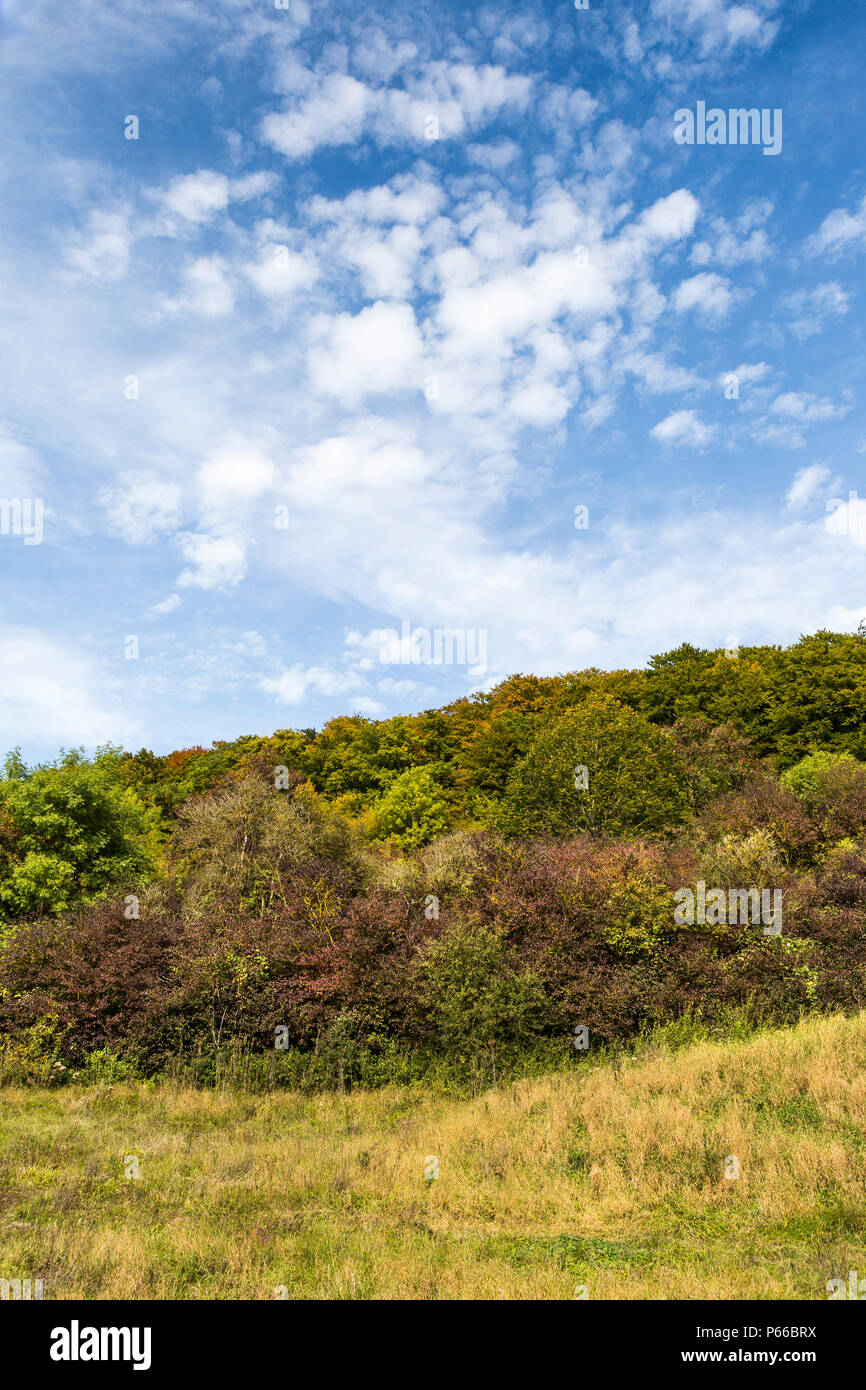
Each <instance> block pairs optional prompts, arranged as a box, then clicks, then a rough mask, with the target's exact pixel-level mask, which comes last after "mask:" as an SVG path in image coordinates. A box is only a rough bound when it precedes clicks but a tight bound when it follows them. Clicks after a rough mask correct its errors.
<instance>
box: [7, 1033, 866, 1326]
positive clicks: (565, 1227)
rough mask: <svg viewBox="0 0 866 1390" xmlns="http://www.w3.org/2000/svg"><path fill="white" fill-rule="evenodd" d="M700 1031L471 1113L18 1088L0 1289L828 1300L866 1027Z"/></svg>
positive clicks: (863, 1083) (857, 1195)
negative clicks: (17, 1285) (130, 1165)
mask: <svg viewBox="0 0 866 1390" xmlns="http://www.w3.org/2000/svg"><path fill="white" fill-rule="evenodd" d="M699 1033H700V1025H699V1024H697V1025H695V1027H694V1029H693V1036H692V1037H691V1039H690V1040H686V1039H685V1038H683V1037H681V1038H679V1039H671V1038H665V1037H664V1036H662V1035H657V1036H655V1037H652V1036H647V1037H646V1038H645V1039H644V1041H643V1043H642V1045H641V1046H640V1047H639V1048H638V1049H637V1050H636V1052H635V1054H634V1055H632V1056H627V1055H625V1054H623V1055H619V1056H615V1057H609V1058H607V1059H606V1060H604V1061H596V1062H594V1063H593V1062H591V1061H590V1064H589V1065H585V1064H584V1063H583V1062H581V1063H579V1064H577V1065H572V1066H571V1067H570V1068H569V1069H564V1068H563V1069H562V1070H559V1071H556V1072H554V1073H552V1074H549V1075H545V1076H542V1077H530V1078H525V1079H523V1080H519V1081H516V1082H512V1083H509V1084H501V1085H498V1086H497V1087H495V1088H490V1089H487V1090H486V1091H484V1092H483V1093H481V1094H479V1095H476V1096H474V1097H455V1096H453V1095H448V1094H444V1093H442V1092H437V1091H433V1090H430V1089H426V1088H423V1087H420V1086H418V1085H413V1086H407V1087H393V1086H385V1087H381V1088H379V1089H376V1090H371V1091H367V1090H361V1089H353V1090H346V1091H345V1093H344V1094H339V1093H338V1094H334V1093H318V1094H303V1093H300V1092H285V1091H271V1092H266V1093H262V1094H256V1095H252V1094H244V1093H243V1092H241V1091H239V1090H235V1089H233V1088H231V1087H229V1086H222V1087H220V1088H217V1089H211V1090H204V1089H191V1088H189V1087H186V1086H183V1085H180V1084H176V1083H171V1082H162V1083H160V1084H156V1085H153V1084H151V1085H144V1084H140V1083H133V1082H120V1083H117V1084H114V1085H108V1084H102V1085H100V1084H96V1085H90V1086H88V1087H87V1088H84V1087H80V1086H77V1085H71V1086H64V1087H61V1088H56V1089H44V1088H29V1089H28V1088H8V1089H7V1090H6V1091H4V1092H3V1107H2V1113H0V1138H2V1144H0V1153H2V1158H0V1227H2V1248H3V1255H2V1268H0V1276H2V1277H6V1278H15V1277H19V1278H27V1277H29V1278H33V1279H35V1278H42V1279H43V1280H44V1281H45V1296H46V1298H56V1299H64V1298H94V1299H100V1298H121V1299H140V1298H170V1299H197V1298H217V1299H234V1298H252V1299H268V1298H273V1297H275V1296H281V1295H282V1291H283V1290H284V1291H285V1294H286V1295H287V1296H288V1297H290V1298H392V1297H393V1298H413V1299H415V1298H420V1299H428V1298H482V1299H499V1298H505V1299H520V1298H545V1299H546V1298H573V1297H575V1293H576V1291H581V1290H583V1289H584V1288H585V1290H586V1294H587V1296H588V1297H589V1298H601V1299H633V1298H650V1299H662V1298H665V1299H667V1298H673V1299H681V1298H747V1299H778V1298H801V1299H821V1298H826V1297H827V1293H826V1287H825V1286H826V1283H827V1280H828V1279H830V1278H832V1277H836V1276H838V1275H842V1276H843V1277H847V1271H848V1270H849V1269H858V1270H859V1271H860V1274H861V1277H863V1276H864V1275H866V1014H861V1015H857V1016H855V1017H850V1018H844V1017H841V1016H834V1017H823V1018H811V1019H806V1020H804V1021H802V1022H801V1023H800V1024H798V1025H797V1026H795V1027H792V1028H784V1029H773V1030H764V1031H760V1032H755V1033H753V1034H751V1035H749V1036H743V1037H740V1038H736V1037H728V1039H727V1040H722V1039H714V1038H710V1037H706V1036H704V1037H701V1036H697V1034H699ZM130 1155H134V1156H136V1157H137V1158H138V1162H139V1177H138V1178H137V1179H135V1178H127V1177H125V1176H124V1159H125V1158H126V1157H128V1156H130ZM731 1156H733V1157H735V1158H736V1159H737V1164H738V1171H739V1176H738V1177H737V1178H735V1179H731V1178H729V1177H726V1176H725V1168H726V1165H725V1160H726V1159H729V1158H730V1157H731ZM433 1158H435V1159H436V1161H437V1164H438V1177H435V1178H433V1179H428V1178H427V1177H425V1169H426V1171H427V1172H428V1173H429V1172H430V1171H432V1168H431V1164H430V1163H429V1162H428V1160H432V1159H433ZM729 1167H730V1165H729ZM276 1291H279V1292H276Z"/></svg>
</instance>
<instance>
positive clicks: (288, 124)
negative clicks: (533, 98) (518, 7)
mask: <svg viewBox="0 0 866 1390" xmlns="http://www.w3.org/2000/svg"><path fill="white" fill-rule="evenodd" d="M296 82H297V87H298V88H299V90H298V91H296V94H295V101H294V102H293V103H290V104H289V106H288V107H287V109H286V110H284V111H282V112H271V113H270V114H269V115H267V116H266V117H265V118H264V120H263V121H262V125H261V134H262V137H263V139H264V140H265V141H266V143H267V144H269V145H272V146H273V147H274V149H277V150H279V151H280V153H281V154H284V155H285V156H286V158H288V159H293V160H300V159H306V158H308V157H309V155H311V154H312V153H313V152H314V151H315V150H317V149H320V148H322V147H327V146H334V145H352V144H355V143H356V142H357V141H358V140H360V139H361V138H362V136H365V135H369V136H371V137H372V138H373V139H375V140H376V141H377V142H378V143H380V144H383V145H396V144H411V143H415V142H420V141H422V140H424V139H425V138H427V139H431V138H432V139H438V138H443V139H447V138H450V137H454V136H458V135H462V134H463V132H464V131H465V130H466V129H475V128H478V127H480V126H483V125H484V124H486V123H487V122H488V121H489V120H490V119H491V118H492V117H493V116H495V115H496V114H497V112H499V111H501V110H503V109H504V108H508V107H512V108H515V109H522V108H523V107H524V106H525V104H526V102H527V100H528V97H529V93H530V89H531V85H532V84H531V80H530V79H529V78H528V77H518V76H509V75H508V74H507V73H506V72H505V70H504V68H501V67H494V66H490V65H481V66H478V67H474V66H473V65H472V64H469V63H451V62H445V61H439V62H431V63H427V64H426V65H424V66H423V67H422V68H421V69H419V70H418V72H417V73H416V74H415V75H408V76H407V77H406V78H405V85H404V86H403V87H402V88H397V87H373V86H367V85H365V84H364V83H363V82H359V81H358V80H357V78H355V77H351V76H350V75H349V74H347V73H343V72H331V73H328V74H327V75H325V76H322V77H319V76H316V77H312V76H311V75H310V74H309V73H303V72H302V73H299V74H297V76H296ZM431 118H433V119H434V120H435V122H436V126H435V127H433V126H431V125H430V119H431Z"/></svg>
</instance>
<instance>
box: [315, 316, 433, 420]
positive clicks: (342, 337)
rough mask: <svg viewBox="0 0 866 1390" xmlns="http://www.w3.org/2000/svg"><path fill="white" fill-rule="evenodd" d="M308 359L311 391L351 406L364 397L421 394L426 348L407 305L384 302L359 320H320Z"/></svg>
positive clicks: (345, 317)
mask: <svg viewBox="0 0 866 1390" xmlns="http://www.w3.org/2000/svg"><path fill="white" fill-rule="evenodd" d="M314 332H315V335H316V338H317V339H318V342H317V345H316V346H315V347H314V348H313V349H312V350H311V352H310V356H309V372H310V380H311V382H312V385H313V388H314V389H315V390H316V391H320V392H322V393H323V394H325V395H329V396H336V397H338V398H339V399H340V400H341V401H343V402H344V403H345V405H347V406H353V405H357V404H358V402H359V401H361V400H362V399H363V398H364V397H365V396H369V395H377V394H380V393H388V392H391V391H399V390H407V389H410V390H416V391H418V392H420V391H421V389H422V387H423V380H424V373H423V371H422V369H421V359H422V352H423V344H422V341H421V334H420V332H419V331H418V325H417V323H416V322H415V315H414V313H413V311H412V308H411V306H410V305H409V304H401V303H387V302H385V301H381V302H379V303H376V304H371V305H370V306H369V307H368V308H366V309H362V310H361V312H360V313H359V314H355V315H352V314H337V315H336V316H335V317H331V318H326V317H323V318H320V319H319V320H318V321H317V323H316V324H315V326H314Z"/></svg>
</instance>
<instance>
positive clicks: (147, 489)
mask: <svg viewBox="0 0 866 1390" xmlns="http://www.w3.org/2000/svg"><path fill="white" fill-rule="evenodd" d="M97 500H98V501H99V503H100V505H101V507H102V508H103V510H104V512H105V518H106V521H107V523H108V526H109V529H110V530H111V531H112V532H113V533H114V534H116V535H118V536H119V537H120V539H121V540H124V541H126V542H127V544H128V545H151V544H153V542H154V541H157V540H159V539H160V538H161V537H163V536H166V535H169V534H171V533H172V532H173V531H176V530H177V528H178V526H179V525H180V521H181V489H180V486H179V484H177V483H175V482H171V481H170V480H167V479H165V478H160V477H158V476H157V474H155V473H136V472H127V473H124V474H122V475H121V476H120V477H119V478H118V479H117V481H116V482H114V483H110V484H108V485H107V486H106V487H103V488H101V489H100V491H99V494H98V499H97Z"/></svg>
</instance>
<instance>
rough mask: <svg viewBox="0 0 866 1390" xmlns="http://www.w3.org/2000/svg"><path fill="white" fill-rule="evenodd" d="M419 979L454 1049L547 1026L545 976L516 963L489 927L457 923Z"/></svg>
mask: <svg viewBox="0 0 866 1390" xmlns="http://www.w3.org/2000/svg"><path fill="white" fill-rule="evenodd" d="M419 983H420V988H421V997H422V1000H423V1002H424V1003H425V1004H426V1006H427V1008H428V1009H429V1010H430V1015H431V1018H432V1021H433V1025H434V1029H435V1033H436V1036H437V1038H438V1039H439V1040H440V1041H441V1042H442V1043H443V1044H444V1046H445V1047H446V1048H448V1049H450V1050H456V1051H463V1050H465V1049H467V1048H468V1049H469V1050H478V1049H487V1050H489V1049H491V1048H493V1049H495V1048H496V1047H497V1046H500V1045H503V1044H504V1045H506V1046H507V1045H509V1044H514V1043H522V1042H527V1041H528V1040H529V1039H531V1038H533V1037H535V1036H537V1035H538V1034H540V1033H541V1032H543V1031H544V1027H545V1014H546V1007H545V1005H546V1000H545V996H544V990H543V987H542V984H541V981H540V979H539V978H538V976H537V975H536V974H535V972H533V971H530V970H525V971H518V970H516V969H515V968H514V965H513V964H512V963H511V962H510V961H509V958H508V952H507V950H506V947H505V943H504V941H503V939H502V937H501V936H500V935H499V934H498V933H497V932H495V931H493V930H491V929H490V928H489V927H484V926H472V925H469V924H467V923H464V922H460V923H458V924H456V925H455V926H454V927H453V928H452V929H451V931H449V932H447V933H446V934H444V935H443V936H442V937H441V938H440V939H439V940H438V941H437V942H436V943H435V945H434V946H433V947H432V949H431V950H430V952H429V954H428V956H427V958H426V959H425V961H424V963H423V966H422V968H421V973H420V979H419Z"/></svg>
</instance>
